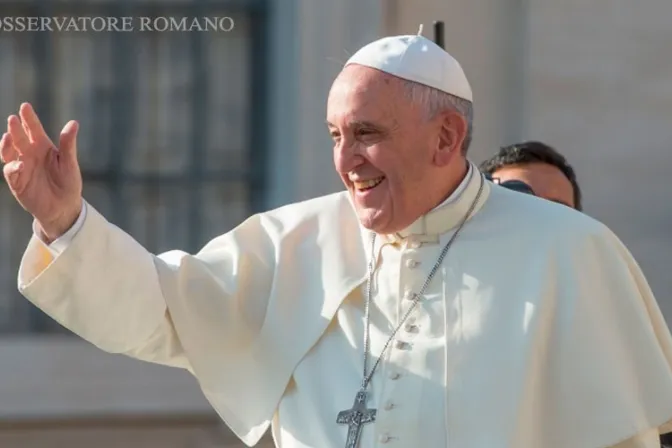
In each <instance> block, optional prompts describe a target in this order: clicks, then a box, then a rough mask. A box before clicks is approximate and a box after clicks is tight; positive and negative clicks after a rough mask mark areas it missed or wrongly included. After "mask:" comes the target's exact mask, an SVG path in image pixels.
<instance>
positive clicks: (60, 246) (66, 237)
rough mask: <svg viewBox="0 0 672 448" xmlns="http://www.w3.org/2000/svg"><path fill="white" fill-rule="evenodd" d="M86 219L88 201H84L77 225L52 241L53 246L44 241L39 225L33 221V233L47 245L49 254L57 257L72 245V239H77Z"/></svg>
mask: <svg viewBox="0 0 672 448" xmlns="http://www.w3.org/2000/svg"><path fill="white" fill-rule="evenodd" d="M84 219H86V201H82V211H81V212H80V213H79V217H78V218H77V221H75V223H74V224H73V225H72V227H70V229H68V231H67V232H65V233H64V234H63V235H61V236H60V237H59V238H57V239H55V240H54V241H52V243H51V244H48V245H47V243H46V242H45V241H44V240H43V239H42V236H41V233H40V231H39V230H38V228H37V223H36V222H35V221H33V233H34V234H35V236H36V237H37V238H38V239H39V240H40V241H42V242H43V243H45V245H47V249H49V252H51V254H52V255H53V256H54V257H56V256H58V255H60V254H62V253H63V251H64V250H65V249H66V248H67V247H68V246H69V245H70V243H71V242H72V239H73V238H74V237H75V235H77V233H78V232H79V231H80V229H81V228H82V226H83V225H84Z"/></svg>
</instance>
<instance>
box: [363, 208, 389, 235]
mask: <svg viewBox="0 0 672 448" xmlns="http://www.w3.org/2000/svg"><path fill="white" fill-rule="evenodd" d="M357 218H358V219H359V222H360V224H361V225H362V227H364V228H365V229H367V230H370V231H372V232H376V233H388V232H387V231H386V230H387V227H389V221H390V220H389V217H387V216H386V214H385V213H384V212H382V211H381V210H371V209H363V210H362V209H360V210H357Z"/></svg>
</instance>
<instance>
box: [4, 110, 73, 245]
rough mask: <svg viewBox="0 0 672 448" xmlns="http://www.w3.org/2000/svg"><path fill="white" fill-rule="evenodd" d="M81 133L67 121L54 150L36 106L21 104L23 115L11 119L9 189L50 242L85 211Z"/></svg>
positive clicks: (7, 148)
mask: <svg viewBox="0 0 672 448" xmlns="http://www.w3.org/2000/svg"><path fill="white" fill-rule="evenodd" d="M77 130H78V124H77V122H75V121H70V122H68V124H66V125H65V127H64V128H63V130H62V131H61V136H60V141H59V145H58V148H56V147H55V146H54V143H53V142H52V141H51V139H50V138H49V136H48V135H47V134H46V132H45V131H44V128H43V127H42V123H40V119H39V118H38V117H37V114H36V113H35V111H34V110H33V107H32V106H31V105H30V104H28V103H23V104H22V105H21V108H20V110H19V116H18V117H17V116H16V115H11V116H10V117H9V118H8V119H7V132H6V133H5V134H4V135H3V136H2V140H1V141H0V160H2V162H3V163H4V164H5V166H4V167H3V170H2V171H3V174H4V176H5V179H6V180H7V185H9V189H10V190H11V191H12V194H13V195H14V197H15V198H16V200H17V201H18V202H19V203H20V204H21V206H22V207H23V208H24V209H25V210H26V211H28V213H30V214H31V215H33V217H35V219H36V221H37V224H38V225H39V227H40V229H41V231H42V233H43V235H42V236H43V237H46V239H47V240H48V241H53V240H55V239H56V238H58V237H59V236H61V235H62V234H63V233H65V232H66V231H67V230H68V229H69V228H70V227H71V226H72V225H73V224H74V222H75V221H76V220H77V217H78V216H79V213H80V210H81V207H82V175H81V172H80V170H79V164H78V163H77V140H76V139H77Z"/></svg>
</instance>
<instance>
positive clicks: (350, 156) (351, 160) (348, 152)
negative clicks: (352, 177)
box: [334, 138, 364, 174]
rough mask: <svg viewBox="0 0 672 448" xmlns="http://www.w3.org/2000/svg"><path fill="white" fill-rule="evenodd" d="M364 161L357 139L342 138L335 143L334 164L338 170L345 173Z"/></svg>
mask: <svg viewBox="0 0 672 448" xmlns="http://www.w3.org/2000/svg"><path fill="white" fill-rule="evenodd" d="M363 163H364V157H362V155H361V154H360V151H359V145H357V143H356V141H354V142H353V141H352V140H349V139H346V138H341V139H340V140H338V141H337V142H335V143H334V166H335V167H336V171H337V172H339V173H341V174H345V173H349V172H350V171H353V170H354V169H355V168H357V167H358V166H360V165H362V164H363Z"/></svg>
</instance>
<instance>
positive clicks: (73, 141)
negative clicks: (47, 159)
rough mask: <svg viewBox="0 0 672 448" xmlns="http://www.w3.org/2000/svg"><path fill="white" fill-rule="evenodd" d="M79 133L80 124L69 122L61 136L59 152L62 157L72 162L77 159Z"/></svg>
mask: <svg viewBox="0 0 672 448" xmlns="http://www.w3.org/2000/svg"><path fill="white" fill-rule="evenodd" d="M78 131H79V123H77V122H76V121H74V120H71V121H68V123H67V124H66V125H65V126H64V127H63V130H62V131H61V136H60V139H59V143H58V150H59V152H60V153H61V156H62V157H66V158H68V159H70V160H76V159H77V132H78Z"/></svg>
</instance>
